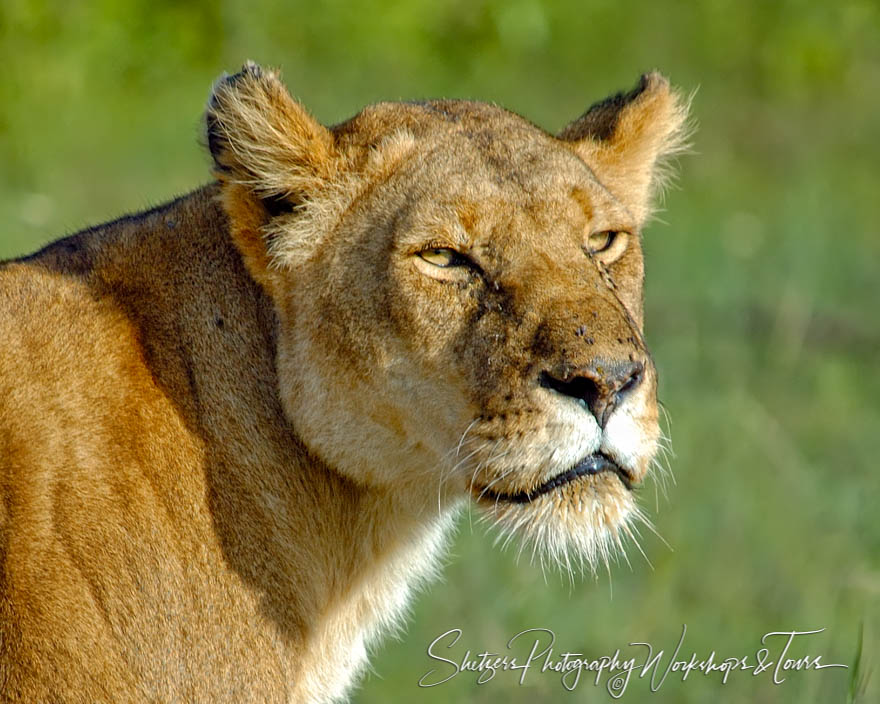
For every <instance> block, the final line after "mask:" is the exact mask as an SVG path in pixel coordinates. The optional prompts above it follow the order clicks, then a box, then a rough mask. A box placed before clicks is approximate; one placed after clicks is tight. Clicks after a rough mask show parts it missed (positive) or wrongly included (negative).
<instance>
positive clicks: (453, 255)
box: [419, 247, 467, 268]
mask: <svg viewBox="0 0 880 704" xmlns="http://www.w3.org/2000/svg"><path fill="white" fill-rule="evenodd" d="M419 256H420V257H421V258H422V259H424V260H425V261H426V262H428V264H433V265H434V266H439V267H443V268H446V267H451V266H464V265H465V264H466V263H467V260H466V259H465V258H464V257H463V256H462V255H461V254H459V253H458V252H456V251H455V250H454V249H445V248H439V247H438V248H436V249H426V250H425V251H424V252H419Z"/></svg>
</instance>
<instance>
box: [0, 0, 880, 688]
mask: <svg viewBox="0 0 880 704" xmlns="http://www.w3.org/2000/svg"><path fill="white" fill-rule="evenodd" d="M247 58H252V59H254V60H257V61H260V62H263V63H266V64H269V65H277V66H281V67H282V68H283V72H284V76H285V79H286V81H287V83H288V85H289V86H290V88H291V91H292V92H293V93H294V95H296V96H298V97H299V98H300V99H301V100H303V102H304V103H305V104H306V105H308V106H309V107H310V109H311V110H312V111H313V112H314V113H315V114H316V115H317V116H318V117H319V118H320V119H322V120H323V121H325V122H328V123H332V122H336V121H339V120H342V119H344V118H346V117H348V116H350V115H352V114H353V113H355V112H356V111H357V110H358V109H359V108H360V107H361V106H362V105H363V104H365V103H368V102H373V101H376V100H380V99H412V98H422V97H441V96H446V97H464V98H479V99H483V100H489V101H495V102H497V103H499V104H501V105H504V106H506V107H508V108H511V109H513V110H515V111H517V112H520V113H522V114H524V115H526V116H527V117H529V118H530V119H532V120H533V121H535V122H536V123H538V124H540V125H542V126H544V127H546V128H547V129H549V130H557V129H559V128H560V127H561V126H563V125H564V124H565V123H566V122H567V121H568V120H570V119H572V118H574V117H576V116H577V115H579V114H580V113H581V112H582V111H583V110H584V109H585V108H586V107H587V106H588V105H589V104H590V103H591V102H593V101H594V100H596V99H599V98H601V97H604V96H605V95H607V94H609V93H611V92H616V91H617V90H620V89H624V88H629V87H630V86H632V85H633V84H634V83H635V81H636V79H637V77H638V75H639V74H640V72H643V71H645V70H647V69H651V68H655V67H656V68H660V69H661V70H663V71H664V72H665V73H666V74H667V75H669V76H670V77H671V78H672V80H673V82H674V83H676V84H678V85H680V86H682V87H683V88H684V89H685V90H686V91H691V90H693V89H698V92H697V93H696V98H695V100H694V103H693V110H694V116H695V118H696V121H697V123H698V125H699V131H698V132H697V134H696V137H695V140H694V154H692V155H690V156H687V157H684V158H683V159H682V160H681V177H680V179H679V185H678V188H677V189H676V190H673V191H671V192H670V193H669V194H668V197H667V199H666V203H665V212H663V213H661V218H662V222H656V223H654V224H653V225H651V226H650V228H649V229H648V231H647V233H646V248H647V269H648V281H647V334H648V338H649V342H650V343H651V345H652V347H653V351H654V353H655V357H656V359H657V363H658V365H659V370H660V375H661V398H662V399H663V401H664V403H665V405H666V407H667V409H668V411H669V413H670V416H671V428H670V432H671V436H672V440H673V448H674V450H675V454H676V456H675V458H674V460H673V461H672V467H673V470H674V473H675V484H674V485H671V486H670V487H669V490H668V498H667V497H664V496H663V495H662V493H661V494H660V497H659V499H658V500H657V501H656V502H655V496H654V488H653V486H649V487H648V488H647V489H646V490H645V491H644V492H643V495H644V502H645V504H646V505H647V507H648V508H649V509H650V514H651V515H652V516H653V518H654V520H655V522H656V524H657V527H658V530H659V532H660V533H661V534H662V535H663V537H664V538H665V539H666V541H668V543H669V544H670V545H671V546H672V550H670V549H668V548H667V547H665V546H664V544H663V543H662V542H661V541H660V540H659V539H657V538H655V537H653V536H651V535H647V536H646V537H645V540H644V541H643V544H644V549H645V552H646V554H647V556H648V557H649V559H650V561H651V562H652V563H653V568H652V567H650V566H649V565H648V564H647V562H646V561H645V560H644V559H642V557H641V556H640V555H638V553H637V552H635V551H633V550H630V559H631V561H632V566H631V567H628V566H627V565H626V564H625V563H622V564H621V565H618V566H616V567H614V568H613V569H612V572H611V577H610V579H609V577H608V576H607V575H601V576H600V577H598V579H596V580H593V579H591V578H589V577H587V578H586V579H584V580H582V581H579V582H577V583H576V584H575V585H574V586H571V585H569V584H568V583H567V580H565V579H563V578H562V577H560V576H559V575H556V574H548V575H547V576H546V580H545V576H544V575H543V574H542V572H541V570H540V569H539V568H537V567H534V566H531V565H530V564H529V563H528V560H521V561H520V563H519V564H517V563H516V560H515V553H514V552H510V551H509V552H507V553H500V552H498V551H496V550H494V549H493V547H492V541H491V536H490V535H487V534H485V533H484V531H483V530H482V529H481V528H480V527H479V526H478V525H477V524H476V523H474V525H473V527H472V526H471V525H470V523H469V521H468V520H467V519H466V518H465V520H464V521H462V523H461V526H460V530H459V532H458V537H457V539H456V541H455V544H454V546H453V550H452V556H451V558H450V560H449V564H448V566H447V568H446V569H445V572H444V575H445V576H444V579H443V581H442V582H440V583H437V584H434V585H433V586H431V587H430V589H429V590H428V593H425V594H422V595H421V596H420V597H419V598H418V600H417V601H416V604H415V606H414V609H413V614H412V618H411V619H410V620H409V623H408V626H407V629H406V631H405V633H404V634H403V635H401V636H400V639H399V640H398V641H393V640H392V641H386V642H385V643H384V644H383V646H382V647H381V648H380V649H379V651H378V653H377V655H376V657H374V658H373V660H372V673H371V674H370V675H369V676H368V677H367V678H366V679H365V680H364V682H363V684H362V686H361V687H360V688H359V690H358V692H357V694H356V695H355V697H354V700H355V701H356V702H360V703H361V704H368V703H373V702H387V701H406V702H409V701H425V702H447V701H473V702H505V703H506V704H507V703H510V704H512V703H514V702H530V703H533V702H556V701H610V698H609V697H608V696H607V694H605V693H604V691H603V690H602V689H601V688H595V687H593V686H592V685H591V684H589V683H588V682H582V683H581V685H580V686H579V687H578V688H577V689H576V690H575V691H574V692H573V693H568V692H566V691H565V690H564V689H562V687H561V686H560V685H559V683H558V680H557V679H556V678H555V677H551V676H548V675H544V676H530V677H529V678H527V680H526V683H525V684H524V685H523V686H520V685H518V684H517V682H516V679H515V676H514V675H512V674H509V673H508V674H505V673H500V674H499V675H498V676H497V677H496V678H495V679H494V680H493V681H491V682H489V683H488V684H485V685H482V686H479V687H478V686H476V685H475V683H474V677H473V676H471V675H465V674H462V675H460V676H458V677H457V678H455V679H454V680H452V681H451V682H449V683H447V684H445V685H443V686H440V687H436V688H433V689H420V688H419V687H418V686H417V685H416V683H417V681H418V679H419V678H420V677H421V676H422V674H424V673H425V672H427V670H428V669H430V667H431V662H430V661H429V660H428V658H427V656H426V652H425V651H426V646H427V644H428V642H430V641H431V640H432V639H433V638H434V637H436V636H437V635H439V634H440V633H442V632H444V631H446V630H448V629H449V628H454V627H460V628H462V629H463V630H464V635H463V637H462V642H461V644H460V645H461V647H459V648H454V649H453V650H452V653H453V654H454V655H457V656H458V657H460V656H461V655H463V651H464V649H465V648H468V647H469V648H471V649H472V650H473V651H481V650H484V649H489V650H494V651H501V652H503V651H504V647H505V643H506V640H507V638H509V637H510V636H512V635H513V634H515V633H517V632H519V631H521V630H522V629H524V628H530V627H544V628H550V629H552V630H554V631H555V633H556V635H557V638H558V641H559V643H560V646H561V647H562V648H565V649H568V650H574V651H583V652H587V653H591V654H595V655H601V654H604V653H609V652H613V651H614V649H615V648H617V647H621V648H624V650H626V645H627V643H629V642H630V641H648V642H652V643H653V644H654V646H655V647H656V648H666V649H667V651H668V650H669V649H671V648H673V647H674V646H675V643H676V642H677V640H678V637H679V634H680V632H681V628H682V624H687V626H688V635H687V640H686V643H685V648H684V649H685V651H687V653H688V654H689V653H690V651H696V652H697V653H698V654H703V655H707V654H708V653H709V652H710V651H712V650H716V651H718V653H719V654H723V655H725V656H726V655H734V656H742V655H749V654H753V653H754V651H755V650H757V648H758V647H760V646H759V639H760V637H761V636H762V635H763V634H764V633H765V632H767V631H772V630H791V629H801V630H807V629H814V628H823V627H824V628H826V629H827V630H826V631H825V632H824V633H823V634H821V635H820V636H815V637H813V638H812V639H811V640H809V641H806V643H805V644H804V645H801V646H797V647H796V648H795V651H796V652H795V653H794V654H795V655H798V656H800V655H803V654H807V653H812V654H817V653H818V654H823V655H824V656H825V659H826V660H827V661H831V662H844V663H850V664H851V663H852V661H853V658H854V657H855V654H856V650H857V646H858V642H859V635H858V633H859V624H860V623H864V632H865V636H864V652H863V654H862V668H861V673H862V677H863V676H864V675H865V674H866V672H867V671H868V670H870V668H871V667H872V666H874V665H875V664H876V663H877V660H878V657H877V656H878V645H880V609H878V597H880V518H878V506H880V467H878V449H880V447H878V446H880V401H878V399H880V373H878V366H880V313H878V305H880V232H878V230H880V175H878V167H880V139H878V138H880V7H878V3H877V2H876V0H841V1H840V2H830V1H828V2H817V1H815V0H813V1H805V0H804V1H802V0H780V1H778V2H762V1H760V0H706V1H705V2H694V3H689V2H673V1H668V2H666V1H664V2H659V1H657V2H633V1H631V0H564V1H560V2H552V3H551V2H539V1H538V0H450V1H442V0H410V1H409V2H405V3H400V2H391V1H390V0H388V1H381V2H361V3H343V2H288V3H285V2H279V1H278V0H274V1H271V2H270V1H269V0H251V1H250V2H232V1H231V0H226V1H224V2H189V3H186V2H172V1H170V0H151V1H149V2H148V1H147V0H91V1H90V2H61V1H60V0H58V1H56V2H50V1H42V2H38V1H36V0H3V2H2V3H0V222H2V227H0V256H11V255H15V254H21V253H24V252H27V251H30V250H33V249H34V248H36V247H37V246H39V245H41V244H42V243H44V242H46V241H48V240H50V239H53V238H55V237H57V236H60V235H62V234H65V233H69V232H72V231H74V230H76V229H78V228H80V227H83V226H85V225H88V224H94V223H96V222H100V221H102V220H105V219H108V218H111V217H113V216H116V215H119V214H121V213H124V212H127V211H132V210H137V209H141V208H143V207H146V206H149V205H151V204H155V203H158V202H162V201H164V200H166V199H169V198H171V197H172V196H174V195H177V194H180V193H183V192H186V191H187V190H189V189H191V188H193V187H195V186H197V185H199V184H201V183H203V182H205V181H206V180H208V179H209V160H208V158H207V156H206V154H205V150H204V149H203V148H202V147H200V146H199V140H200V135H201V112H202V109H203V106H204V103H205V100H206V99H207V96H208V93H209V90H210V86H211V83H212V81H213V80H214V79H215V78H216V77H217V76H218V75H219V73H220V72H221V71H222V70H227V71H234V70H235V69H236V68H237V67H238V66H239V65H240V64H241V63H242V62H243V60H245V59H247ZM655 504H656V505H655ZM612 587H613V595H612ZM633 654H635V652H633ZM852 672H853V671H852V670H850V671H846V670H825V671H821V672H807V673H795V675H793V676H790V677H789V679H788V680H787V681H786V682H785V683H784V684H782V685H780V686H777V685H774V684H772V683H771V682H770V680H769V678H768V677H766V676H761V677H751V676H749V675H743V674H739V675H734V676H732V677H731V679H730V681H729V682H728V684H726V685H724V686H722V685H721V684H720V681H719V677H717V676H713V677H702V676H699V675H692V676H691V677H690V678H689V679H688V680H687V681H686V682H682V681H681V679H680V677H679V678H677V679H676V678H674V677H670V679H669V680H668V681H667V682H666V683H664V685H663V686H662V687H661V688H660V690H659V691H658V692H656V693H654V694H651V693H650V692H649V689H648V687H647V684H646V682H645V681H643V680H638V681H635V682H633V683H631V685H630V687H629V689H628V690H627V692H626V694H625V696H624V700H627V701H655V702H658V703H659V702H706V701H725V702H726V701H730V702H804V701H805V702H842V701H847V700H848V699H850V700H851V699H852V698H853V692H855V696H856V698H857V699H859V700H860V701H865V702H869V701H870V702H873V701H880V686H878V682H877V678H878V677H880V673H876V672H875V673H874V678H873V679H871V680H869V681H868V682H867V684H865V682H864V681H862V682H853V677H852ZM859 692H861V695H859ZM859 697H860V698H859Z"/></svg>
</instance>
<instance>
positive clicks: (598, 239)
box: [587, 230, 618, 254]
mask: <svg viewBox="0 0 880 704" xmlns="http://www.w3.org/2000/svg"><path fill="white" fill-rule="evenodd" d="M617 235H618V233H617V232H612V231H610V230H606V231H605V232H594V233H593V234H592V235H590V238H589V241H588V243H587V248H588V249H589V250H590V253H591V254H597V253H599V252H604V251H606V250H608V249H610V248H611V245H613V244H614V240H616V239H617Z"/></svg>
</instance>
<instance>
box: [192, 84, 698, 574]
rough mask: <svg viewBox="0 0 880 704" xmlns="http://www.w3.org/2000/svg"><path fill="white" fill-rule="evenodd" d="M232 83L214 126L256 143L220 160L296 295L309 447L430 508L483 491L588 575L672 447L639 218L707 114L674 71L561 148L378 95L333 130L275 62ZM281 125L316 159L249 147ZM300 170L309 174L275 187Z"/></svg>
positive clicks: (234, 200) (292, 299) (297, 367)
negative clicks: (668, 160) (663, 413)
mask: <svg viewBox="0 0 880 704" xmlns="http://www.w3.org/2000/svg"><path fill="white" fill-rule="evenodd" d="M229 85H230V87H229V92H228V93H223V91H222V85H221V89H220V90H219V93H218V94H215V98H214V102H213V103H212V108H211V109H210V110H209V125H210V124H211V122H210V121H211V119H212V118H213V119H214V120H215V123H214V124H215V126H216V125H217V124H220V125H221V126H222V128H223V129H222V131H217V132H215V134H220V135H221V137H222V140H227V141H229V140H231V141H232V142H233V144H232V146H230V145H228V144H226V143H225V142H223V141H222V140H221V141H219V142H218V141H216V140H215V141H214V142H213V143H212V151H213V152H214V154H215V158H217V162H218V166H219V176H220V177H221V179H223V180H224V181H225V183H226V190H225V191H224V197H225V199H226V207H227V212H229V214H230V219H231V222H232V228H233V232H234V233H237V234H236V240H237V242H238V244H239V248H240V249H241V251H242V253H243V254H244V256H245V260H246V263H247V264H248V266H249V269H250V270H251V271H252V273H254V275H255V278H257V279H258V280H259V281H260V282H261V283H263V285H264V287H265V288H266V290H267V291H268V292H269V294H270V295H271V296H272V298H273V300H274V301H275V304H276V308H277V311H278V314H279V322H280V328H279V339H278V375H279V385H280V389H279V391H280V395H281V398H282V402H283V404H284V406H285V410H286V412H287V414H288V416H289V419H290V421H291V423H292V424H293V426H294V427H295V428H296V430H297V432H298V433H299V434H300V436H301V437H302V439H303V441H304V443H305V445H306V446H307V447H308V448H309V449H310V450H311V451H312V452H313V453H315V454H316V455H318V456H320V457H321V458H322V459H323V460H324V461H325V462H326V463H328V464H329V465H330V466H332V467H334V468H335V469H336V470H337V471H339V472H341V473H343V474H345V475H346V476H348V477H350V478H351V479H352V480H353V481H355V482H357V483H359V484H361V485H365V486H369V487H373V488H375V489H376V490H378V491H383V492H387V493H388V494H390V495H393V496H395V497H397V498H398V499H399V501H400V505H401V506H405V507H408V508H409V509H410V510H412V511H414V512H417V513H418V512H424V511H426V510H430V506H431V505H434V506H439V509H440V510H441V511H443V510H444V509H445V508H446V507H448V506H450V505H452V504H456V503H460V500H461V499H464V498H466V497H470V498H471V499H473V500H474V501H475V502H476V504H477V505H478V506H480V507H481V508H482V509H483V511H484V512H485V514H486V515H487V516H488V517H490V518H491V519H493V520H495V521H497V522H498V523H499V525H500V526H501V528H502V531H503V533H504V534H505V535H507V536H510V535H513V534H520V535H521V536H522V537H523V538H524V543H523V544H528V543H529V542H531V543H533V544H534V546H535V547H537V548H540V550H541V551H542V554H545V555H548V556H550V557H551V558H553V559H555V560H558V561H560V562H562V563H563V564H565V565H569V566H570V564H571V561H572V560H574V561H580V562H582V563H585V564H589V565H591V566H592V565H594V564H595V563H596V562H597V559H600V558H603V557H605V558H607V556H608V554H609V550H610V549H611V548H612V547H614V546H615V544H619V543H620V540H621V534H622V533H623V534H625V533H627V532H628V531H629V522H630V521H631V520H632V519H633V518H634V517H636V516H637V515H638V509H637V508H636V504H635V501H634V498H633V490H634V488H635V487H637V486H638V485H639V484H640V483H641V482H642V481H643V479H644V478H645V476H646V474H647V472H648V469H649V466H650V464H651V462H652V459H653V457H654V455H655V453H656V450H657V447H658V438H659V436H660V433H659V428H658V414H657V400H656V388H657V384H656V371H655V368H654V364H653V362H652V360H651V357H650V355H649V353H648V350H647V348H646V347H645V344H644V341H643V337H642V332H643V330H642V328H643V305H642V282H643V272H644V269H643V259H642V250H641V242H640V239H641V232H640V230H641V227H642V224H643V223H644V220H645V217H646V215H647V212H648V204H647V202H648V199H649V195H650V189H651V187H652V185H653V184H654V183H655V180H656V177H655V173H656V167H655V164H656V161H657V159H658V157H660V156H662V155H663V154H664V153H667V152H669V151H670V150H671V149H673V148H675V145H676V144H677V142H676V141H675V139H676V138H677V137H676V135H677V134H678V133H679V132H680V130H681V125H682V123H683V118H684V111H683V108H682V107H681V103H680V102H679V101H678V100H677V99H676V97H675V96H674V95H673V94H672V93H671V92H670V91H669V89H668V86H667V84H666V83H665V81H664V80H663V79H661V78H659V77H657V76H650V77H646V78H645V79H643V81H642V84H641V85H640V86H639V88H637V89H636V91H633V93H630V94H628V95H626V96H616V97H615V98H613V99H610V100H609V101H605V102H604V103H600V104H599V105H597V106H595V107H594V108H593V109H592V110H591V111H589V112H588V113H587V114H586V115H585V116H584V117H582V118H580V120H578V121H576V122H575V123H573V124H572V125H570V126H569V127H568V128H567V129H566V131H565V132H563V134H562V135H561V137H560V138H557V137H553V136H551V135H549V134H547V133H545V132H543V131H541V130H540V129H538V128H536V127H534V126H533V125H531V124H529V123H528V122H526V121H525V120H523V119H522V118H519V117H518V116H516V115H513V114H511V113H508V112H505V111H503V110H501V109H499V108H495V107H492V106H488V105H484V104H479V103H468V102H460V101H444V102H430V103H424V104H405V105H401V104H381V105H377V106H372V107H371V108H367V109H366V110H364V111H363V112H362V113H361V114H359V115H358V116H357V117H355V118H353V119H352V120H350V121H349V122H347V123H344V124H342V125H340V126H337V127H336V128H334V129H333V130H332V131H328V130H323V128H321V127H320V126H319V125H317V123H314V122H313V121H311V118H308V116H306V115H305V113H304V112H302V110H301V108H300V109H299V111H298V112H293V110H294V108H292V107H291V106H296V104H295V103H293V101H292V100H290V98H289V96H287V94H286V91H283V88H280V84H279V83H278V82H277V78H276V77H274V76H272V75H268V76H267V75H266V74H264V73H262V72H260V71H258V70H257V69H256V68H254V67H250V68H247V69H246V70H245V72H244V73H243V74H239V76H238V77H235V78H233V79H230V84H229ZM242 95H244V96H245V99H242V98H241V96H242ZM233 98H234V100H233ZM285 98H286V100H285ZM277 101H280V102H281V103H282V105H283V106H284V108H285V110H286V113H287V114H284V115H282V114H279V113H278V106H277V105H274V103H275V102H277ZM237 105H247V106H248V107H249V108H250V110H249V111H247V112H245V111H240V112H242V114H243V115H244V117H243V118H241V119H246V120H247V121H248V123H247V124H245V123H243V122H242V123H237V122H236V121H235V119H234V118H235V117H236V112H235V108H236V106H237ZM296 108H298V106H296ZM255 114H256V115H257V116H255ZM260 114H262V115H264V116H269V118H272V119H274V120H275V121H276V122H275V124H273V125H272V126H273V128H274V129H273V131H272V132H275V133H277V132H279V131H280V132H281V133H282V134H287V135H294V136H297V135H299V139H298V140H296V139H291V140H290V141H289V142H288V143H285V144H275V145H274V149H276V150H278V151H279V153H283V151H282V150H285V149H286V150H287V151H288V152H290V153H289V154H287V156H286V159H291V158H292V153H293V152H295V151H296V150H297V149H299V150H300V152H301V153H299V154H298V157H297V159H296V164H295V166H296V168H291V164H290V163H286V164H275V165H273V164H269V163H267V160H268V159H269V157H267V145H265V144H262V145H261V148H260V149H259V150H257V149H256V148H255V145H254V144H251V143H248V144H244V143H236V142H235V140H236V137H237V136H240V135H241V134H242V133H245V132H247V131H250V133H251V134H250V135H249V137H250V140H251V142H255V141H256V140H259V139H261V138H264V137H263V135H261V134H258V132H259V131H258V130H256V129H254V125H253V123H254V121H255V120H257V119H258V115H260ZM291 115H293V117H295V119H293V118H292V117H291ZM591 116H592V117H591ZM269 118H267V119H269ZM284 120H287V122H286V123H284V122H283V121H284ZM658 122H659V123H661V124H660V126H658V124H657V123H658ZM304 125H305V127H304ZM306 128H307V129H306ZM322 130H323V131H322ZM272 132H270V131H268V130H267V131H266V132H265V134H271V133H272ZM209 139H212V135H211V133H209ZM297 141H298V142H299V144H294V142H297ZM251 152H252V153H254V154H255V155H256V156H255V158H254V160H253V163H245V164H242V155H243V154H245V155H246V154H248V153H251ZM257 157H259V158H257ZM307 157H308V158H307ZM309 159H311V162H309ZM303 164H305V167H303ZM282 167H283V168H286V169H287V171H288V176H287V178H288V180H291V181H294V180H296V179H295V178H293V176H298V177H299V179H300V181H299V182H298V183H297V187H296V188H293V187H291V188H285V189H282V188H280V187H278V186H277V185H275V186H273V187H271V188H270V187H264V188H263V189H262V190H261V189H260V187H259V182H258V177H259V178H262V179H263V180H264V181H265V182H266V183H270V179H268V178H267V177H268V176H269V175H270V173H269V172H272V173H274V171H273V169H274V170H280V169H281V168H282ZM261 169H262V172H261V171H260V170H261ZM297 169H299V175H298V172H297ZM303 171H305V173H304V175H302V172H303ZM291 174H293V176H291ZM274 178H276V179H281V178H284V175H283V174H280V175H279V174H275V175H274ZM309 179H311V181H309ZM255 183H257V187H256V188H255V187H254V184H255ZM279 202H281V203H287V205H288V208H286V210H288V211H289V212H284V210H285V208H281V209H280V210H281V212H279V208H278V203H279ZM261 243H262V244H261ZM434 510H436V509H434Z"/></svg>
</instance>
